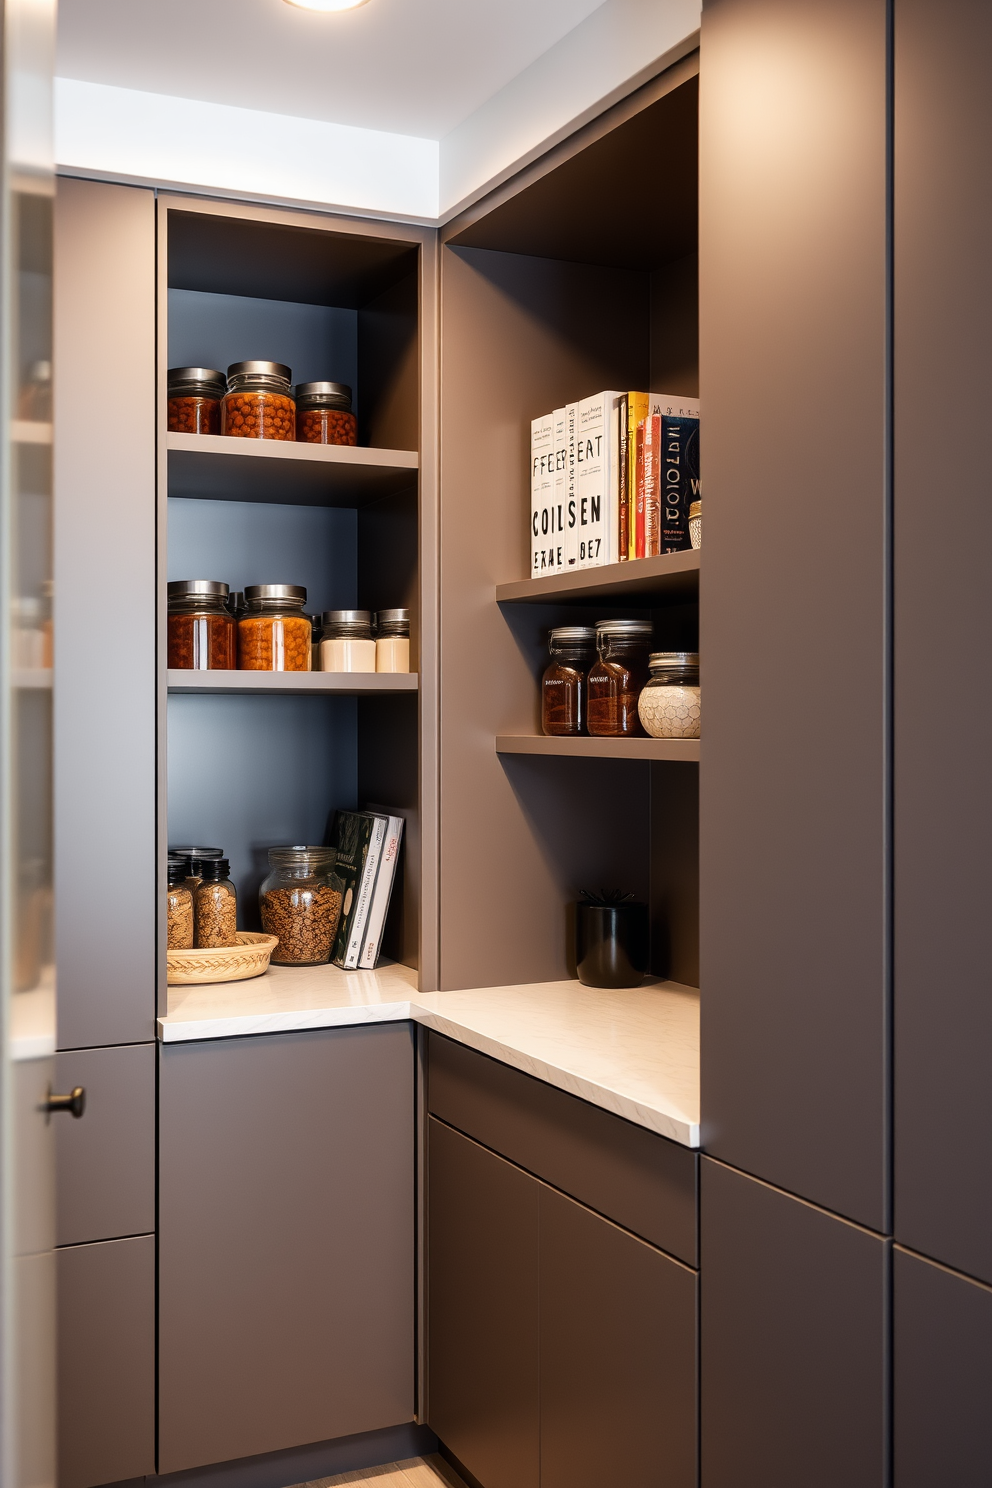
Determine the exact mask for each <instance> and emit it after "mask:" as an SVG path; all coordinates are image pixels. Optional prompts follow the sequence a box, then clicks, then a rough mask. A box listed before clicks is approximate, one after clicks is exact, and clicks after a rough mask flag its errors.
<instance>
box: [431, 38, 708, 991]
mask: <svg viewBox="0 0 992 1488" xmlns="http://www.w3.org/2000/svg"><path fill="white" fill-rule="evenodd" d="M697 82H698V53H695V52H693V53H691V54H689V53H687V54H686V55H685V56H683V57H682V58H681V59H679V60H677V61H675V62H674V64H673V65H672V66H670V67H668V69H667V70H666V71H664V72H663V73H661V74H659V75H658V76H657V77H656V78H654V79H653V80H652V81H651V82H649V83H646V84H645V85H644V86H643V87H642V88H641V89H640V90H638V92H636V93H635V94H633V95H631V96H630V97H629V98H627V99H625V100H624V101H623V102H622V103H620V104H617V105H616V106H615V107H613V108H611V109H610V110H609V111H607V112H606V113H604V114H603V115H602V116H601V117H600V118H599V119H597V120H595V121H593V123H591V124H589V125H587V126H585V128H583V129H581V130H580V131H579V132H578V133H577V134H576V135H574V136H572V138H571V139H569V140H567V141H565V142H564V143H563V144H562V145H560V146H557V147H555V148H554V149H553V150H552V151H550V152H549V154H548V155H546V156H545V157H543V158H542V159H541V160H539V161H538V162H536V163H535V164H534V165H532V166H529V167H527V168H526V169H525V170H524V171H522V172H521V173H520V174H519V175H518V176H517V177H515V178H513V179H512V180H510V181H509V182H507V183H505V184H504V185H502V186H500V187H498V188H497V189H496V190H495V191H494V192H493V193H491V194H490V196H488V197H487V198H485V199H484V200H483V201H482V202H480V203H478V204H476V205H475V206H473V207H470V208H469V209H468V210H467V211H466V212H465V213H464V214H463V215H462V216H460V217H459V218H457V219H455V220H454V221H453V222H451V223H449V224H448V225H447V226H446V227H445V228H443V229H442V232H441V243H442V247H441V313H442V323H443V325H444V328H445V340H444V359H443V364H442V378H441V419H442V427H443V428H444V430H445V445H444V450H443V458H442V467H441V520H442V530H443V532H444V557H445V561H444V564H443V565H442V571H441V593H442V603H441V647H442V656H443V658H444V666H445V690H444V692H443V693H442V698H441V752H442V758H443V760H444V766H445V768H444V775H443V778H442V783H441V823H442V827H441V871H440V893H441V902H442V905H443V911H444V912H443V916H442V925H441V954H440V967H441V986H442V988H456V987H473V986H487V985H488V986H503V985H509V984H530V983H538V982H549V981H555V980H557V979H559V978H562V977H566V976H569V975H574V961H573V959H572V952H571V946H570V944H569V918H568V911H567V906H568V904H569V903H570V902H572V901H574V900H575V899H576V898H577V897H578V894H579V892H580V890H582V889H584V888H587V889H592V890H598V889H604V890H610V889H614V888H619V889H626V890H630V891H632V892H633V893H634V894H635V895H636V897H637V898H639V899H642V900H646V901H647V902H648V903H649V905H650V908H651V920H652V961H651V970H652V971H653V972H654V973H655V974H656V975H659V976H667V977H670V978H671V979H672V980H674V981H676V982H679V983H682V984H684V985H690V986H695V985H698V919H699V889H698V780H699V765H698V760H699V750H700V746H699V742H698V741H694V740H671V741H669V740H651V739H638V740H598V739H589V738H585V739H575V740H555V739H547V738H545V737H544V736H543V735H542V734H541V731H540V718H539V710H540V701H539V690H538V680H539V678H540V675H541V672H542V671H543V669H544V666H545V665H546V662H547V633H548V630H549V629H550V628H551V627H552V626H554V625H559V624H567V623H570V622H571V623H593V622H594V621H595V620H598V619H605V618H609V617H620V616H625V617H631V618H634V617H637V618H641V617H646V618H651V619H652V621H653V623H654V630H655V634H654V646H655V648H656V649H659V650H668V649H671V650H696V649H697V648H698V636H699V572H700V554H699V553H694V552H687V553H678V554H672V555H667V556H665V557H661V558H651V559H643V560H639V561H636V562H632V563H623V564H614V565H611V566H610V567H604V568H598V569H589V570H584V571H580V572H578V573H574V572H573V573H570V574H559V575H552V576H546V577H543V578H539V579H527V578H524V577H523V575H525V574H526V573H527V570H528V567H529V547H528V517H529V511H530V486H529V454H530V449H529V437H530V424H531V420H532V419H533V418H535V417H537V416H539V415H541V414H545V413H547V412H549V411H550V410H551V409H553V408H556V407H561V406H562V405H563V404H565V403H567V402H570V401H572V400H574V399H578V398H582V397H586V396H589V395H590V394H592V393H595V392H597V391H599V390H600V389H602V388H618V389H625V388H626V389H629V388H644V389H654V390H657V391H666V392H672V393H677V394H682V395H684V396H693V397H694V396H698V391H699V383H698V377H699V372H698V360H699V358H698V288H697V283H698V269H697V241H698V233H697V196H696V193H697V187H696V181H697V169H696V161H697V135H698V129H697ZM647 166H649V167H650V169H648V170H647V172H646V167H647Z"/></svg>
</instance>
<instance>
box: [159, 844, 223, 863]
mask: <svg viewBox="0 0 992 1488" xmlns="http://www.w3.org/2000/svg"><path fill="white" fill-rule="evenodd" d="M223 856H224V849H223V848H222V847H170V848H169V857H170V858H182V859H183V860H184V861H185V862H186V863H196V862H200V863H203V862H206V861H207V859H209V858H222V857H223Z"/></svg>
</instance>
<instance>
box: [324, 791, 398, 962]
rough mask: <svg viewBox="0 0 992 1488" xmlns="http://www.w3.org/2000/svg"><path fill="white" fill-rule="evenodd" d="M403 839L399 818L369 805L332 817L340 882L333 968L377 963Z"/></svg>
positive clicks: (339, 812) (332, 958)
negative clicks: (338, 921)
mask: <svg viewBox="0 0 992 1488" xmlns="http://www.w3.org/2000/svg"><path fill="white" fill-rule="evenodd" d="M402 837H403V817H402V816H394V815H393V814H392V813H391V812H389V811H385V810H382V809H380V808H379V807H376V806H370V807H369V808H368V809H367V810H366V811H337V812H335V814H334V830H333V833H332V838H331V842H332V846H333V847H334V848H335V849H336V850H337V864H336V871H337V873H338V876H339V877H340V878H341V879H342V881H343V884H344V902H343V903H342V906H341V921H340V923H339V925H338V936H337V941H336V943H335V946H334V950H333V952H332V954H331V960H332V961H333V962H334V965H335V966H341V967H343V968H345V969H346V970H349V971H350V970H371V968H372V967H374V966H375V964H376V962H377V961H378V959H379V952H380V949H381V946H382V934H383V930H384V929H385V925H386V913H387V911H388V909H389V901H390V898H391V897H392V892H393V882H394V880H395V878H396V866H397V861H398V859H399V852H400V842H401V840H402Z"/></svg>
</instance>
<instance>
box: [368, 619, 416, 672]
mask: <svg viewBox="0 0 992 1488" xmlns="http://www.w3.org/2000/svg"><path fill="white" fill-rule="evenodd" d="M375 669H376V671H377V672H408V671H409V670H410V611H409V610H380V611H379V613H378V614H377V615H376V617H375Z"/></svg>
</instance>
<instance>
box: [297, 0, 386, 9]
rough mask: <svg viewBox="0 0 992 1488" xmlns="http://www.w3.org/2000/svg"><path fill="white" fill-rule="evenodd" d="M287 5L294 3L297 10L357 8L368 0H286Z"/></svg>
mask: <svg viewBox="0 0 992 1488" xmlns="http://www.w3.org/2000/svg"><path fill="white" fill-rule="evenodd" d="M286 4H287V5H295V6H296V7H297V9H298V10H357V9H358V7H359V6H360V5H367V4H368V0H286Z"/></svg>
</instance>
